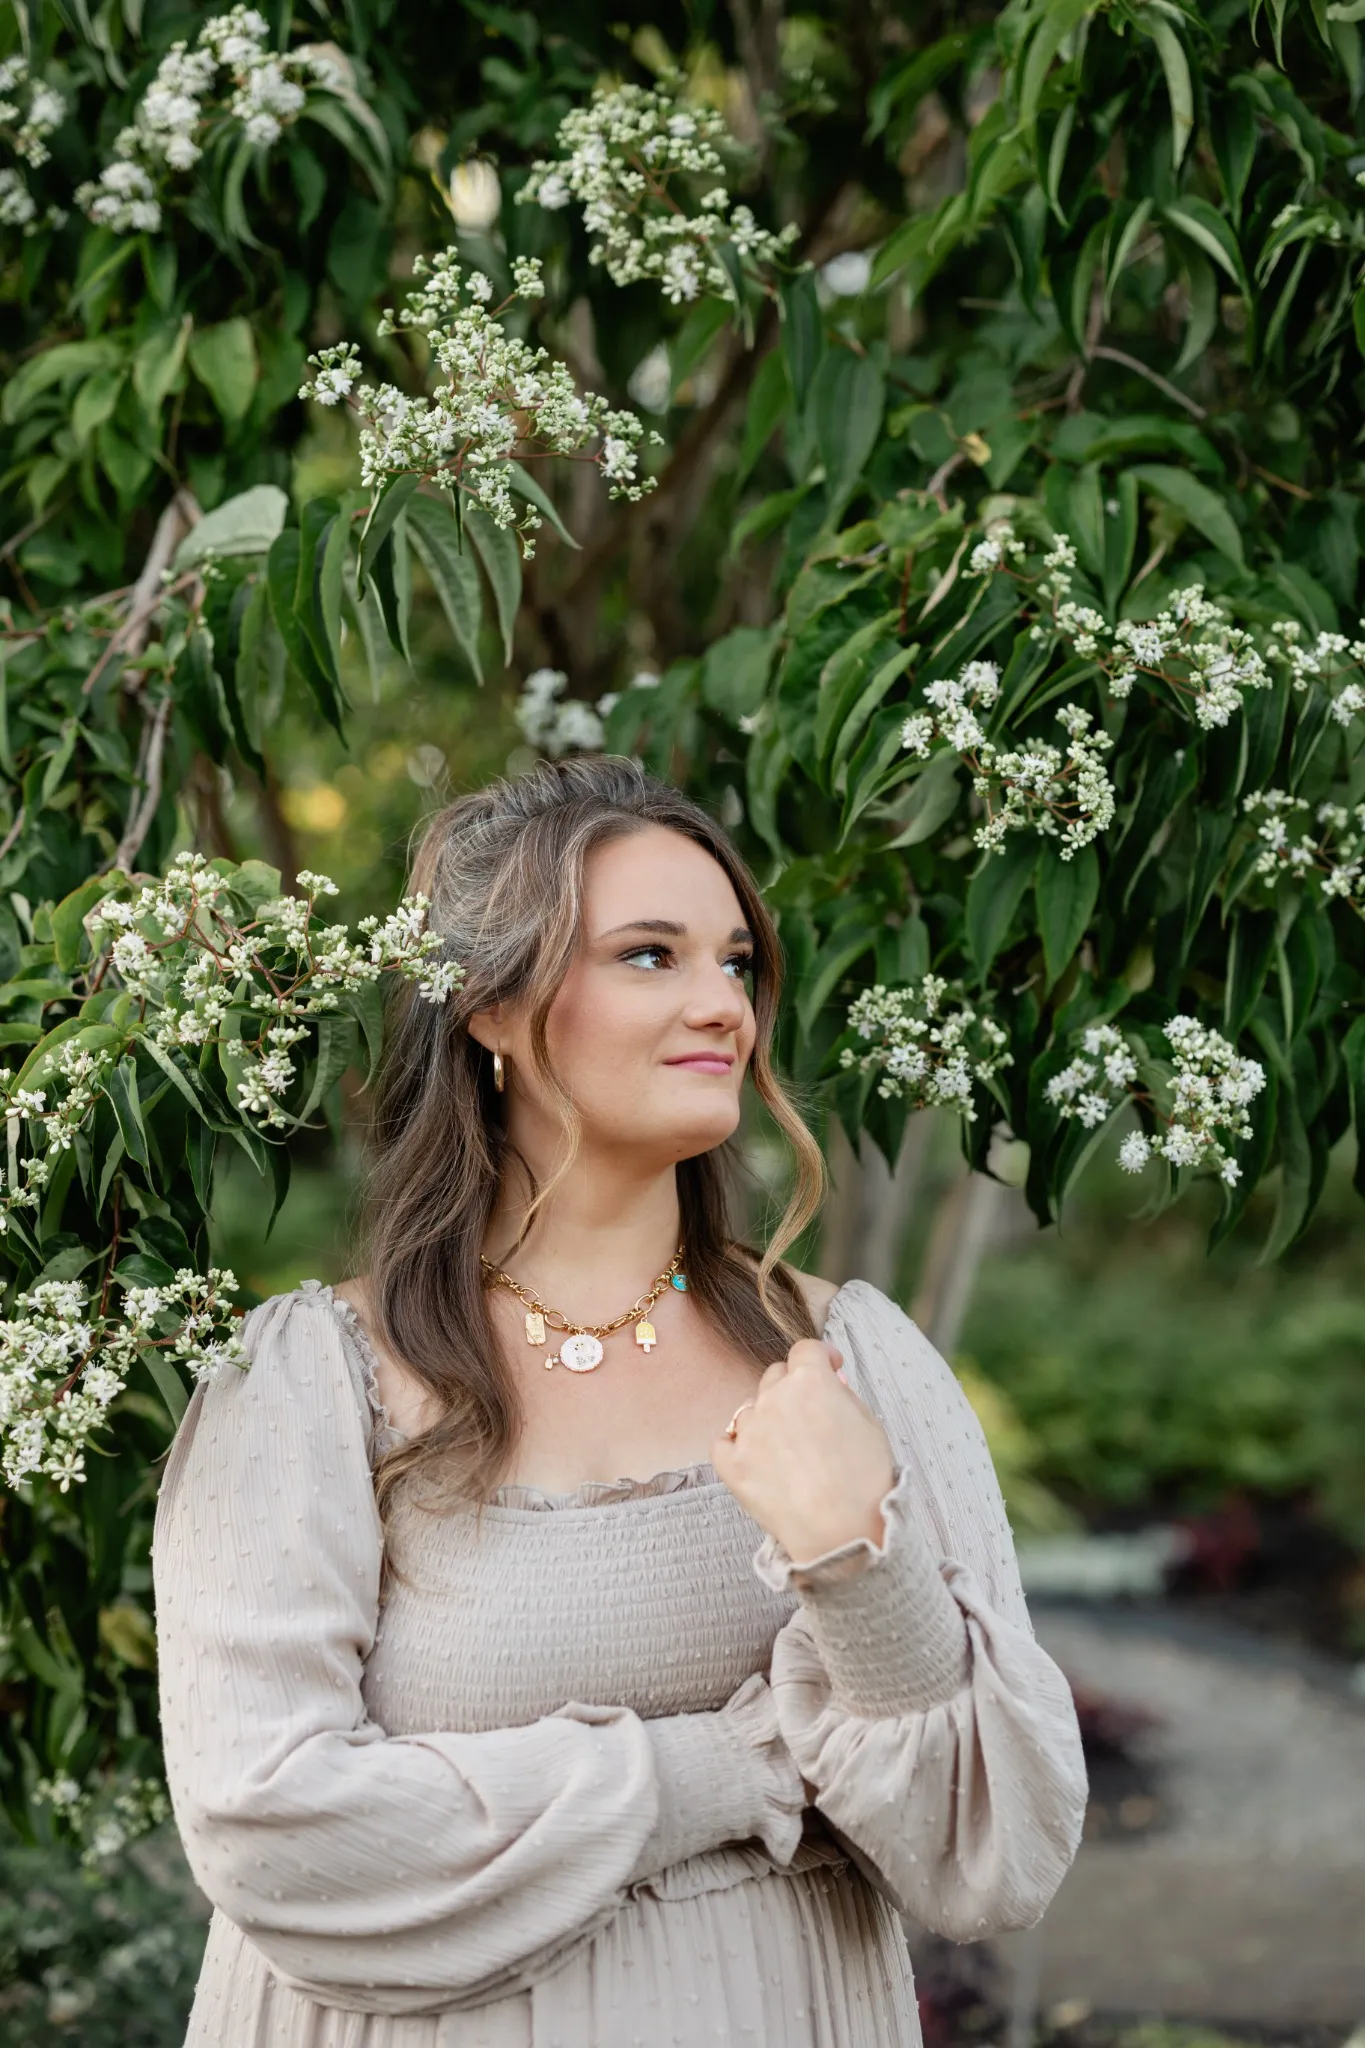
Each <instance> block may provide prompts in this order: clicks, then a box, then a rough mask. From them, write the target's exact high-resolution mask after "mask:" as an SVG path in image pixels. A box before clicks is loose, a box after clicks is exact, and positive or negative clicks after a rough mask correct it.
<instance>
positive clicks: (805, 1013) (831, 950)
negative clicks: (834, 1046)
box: [796, 916, 877, 1033]
mask: <svg viewBox="0 0 1365 2048" xmlns="http://www.w3.org/2000/svg"><path fill="white" fill-rule="evenodd" d="M850 925H851V929H850ZM876 942H877V926H876V925H875V924H874V923H873V921H872V919H871V918H870V917H869V918H864V917H862V916H855V917H854V918H853V919H851V920H850V924H847V925H846V924H843V923H841V924H840V925H838V926H836V927H835V929H834V931H833V932H831V934H830V936H829V938H828V939H827V940H826V942H825V944H824V945H823V946H822V947H821V948H820V951H819V952H818V953H817V955H816V957H815V959H814V961H813V962H812V966H811V971H810V973H809V974H808V975H802V976H801V978H800V981H799V984H798V986H797V990H796V1021H797V1023H798V1024H799V1025H800V1027H801V1030H802V1031H803V1032H806V1033H809V1031H810V1030H811V1028H812V1027H813V1025H814V1023H815V1020H816V1018H817V1017H818V1016H819V1014H820V1012H821V1010H822V1009H823V1008H824V1006H825V1004H826V1003H827V1002H828V1000H829V998H830V996H831V995H833V993H834V990H835V988H836V987H837V986H838V984H839V983H840V982H841V981H842V980H843V978H844V976H845V975H846V974H847V973H848V970H849V968H850V967H852V966H853V965H854V964H855V963H856V962H857V961H859V960H861V959H862V957H863V955H864V953H870V952H871V951H872V948H873V947H874V946H875V945H876Z"/></svg>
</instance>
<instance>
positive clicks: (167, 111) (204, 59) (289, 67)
mask: <svg viewBox="0 0 1365 2048" xmlns="http://www.w3.org/2000/svg"><path fill="white" fill-rule="evenodd" d="M269 40H270V25H269V23H268V22H267V21H266V18H265V16H264V15H263V14H261V13H260V12H259V11H258V10H257V9H256V8H254V7H233V8H230V9H229V10H228V12H227V13H226V14H219V15H214V16H213V17H211V18H210V19H209V20H208V21H206V22H205V23H204V25H203V27H202V28H201V30H200V31H199V35H198V38H197V40H196V42H195V44H194V46H193V48H191V47H190V45H189V44H188V43H184V42H177V43H173V44H172V45H171V47H170V49H169V50H168V51H167V52H166V55H165V56H164V57H163V58H162V60H161V62H160V64H159V65H158V66H157V70H156V75H155V77H154V78H153V79H152V82H151V84H150V85H149V86H148V87H147V89H146V91H145V92H144V93H143V95H142V98H141V99H140V100H139V102H138V104H137V107H136V109H135V110H134V113H133V119H132V122H131V124H130V126H128V127H127V128H125V129H123V130H122V132H121V133H120V134H119V135H118V137H117V138H116V140H115V144H114V148H115V160H114V162H112V163H110V164H106V165H105V167H104V169H103V170H102V171H101V172H100V174H99V177H98V178H96V179H93V180H90V181H88V182H87V183H85V184H83V185H80V186H78V187H77V190H76V204H77V205H78V206H80V207H81V208H82V209H83V210H84V212H85V213H86V215H87V216H88V218H89V219H90V220H92V221H94V222H96V223H97V224H98V225H100V226H103V227H109V228H112V229H113V231H114V233H115V234H136V233H138V232H140V231H144V230H145V231H151V232H154V231H155V230H156V229H157V228H159V227H160V225H161V211H162V209H161V193H160V180H161V179H162V177H163V176H164V174H165V173H167V172H170V173H175V172H181V173H183V172H185V171H189V170H192V169H193V168H194V166H195V164H197V163H198V161H199V159H200V157H201V156H202V155H203V153H204V148H205V145H206V141H207V138H208V136H209V134H210V133H211V131H212V130H213V127H214V125H215V123H222V122H224V121H236V122H238V123H240V125H241V129H242V132H243V134H244V135H245V137H246V139H247V140H248V141H249V142H253V143H255V144H256V145H257V146H258V147H259V148H262V149H269V148H271V147H272V146H273V145H274V144H275V143H277V142H278V141H279V140H280V137H281V136H282V135H283V133H284V130H285V128H286V126H287V125H288V124H289V123H290V122H291V121H294V120H296V119H297V118H298V116H299V115H300V114H301V113H302V112H303V109H304V107H305V105H306V104H307V98H308V89H309V88H310V87H311V88H313V89H314V90H315V91H319V92H336V91H338V90H340V89H341V86H342V84H343V80H342V78H341V75H340V73H339V71H338V68H337V66H336V64H335V62H334V61H333V60H332V59H330V58H328V57H325V56H323V55H321V54H320V53H319V52H317V51H314V50H308V49H299V50H292V51H283V52H279V53H276V52H273V51H271V49H270V48H269Z"/></svg>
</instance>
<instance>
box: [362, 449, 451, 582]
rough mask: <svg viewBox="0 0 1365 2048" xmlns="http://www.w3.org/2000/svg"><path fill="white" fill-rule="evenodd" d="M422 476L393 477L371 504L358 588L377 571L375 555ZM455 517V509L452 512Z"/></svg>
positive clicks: (363, 537) (363, 529)
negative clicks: (375, 569) (375, 568)
mask: <svg viewBox="0 0 1365 2048" xmlns="http://www.w3.org/2000/svg"><path fill="white" fill-rule="evenodd" d="M420 481H421V479H420V478H419V477H415V476H413V475H412V474H411V473H410V472H409V473H408V474H406V475H404V476H394V477H390V478H389V480H388V482H387V483H386V484H385V485H384V486H383V488H382V489H381V490H380V492H379V494H378V496H377V497H376V498H375V500H374V502H373V503H372V504H371V506H370V511H369V516H368V518H367V519H366V521H365V524H364V527H363V528H362V530H361V535H360V561H359V564H358V565H357V568H356V587H357V589H359V590H363V589H364V587H365V585H366V583H367V582H368V581H369V579H370V577H371V576H372V575H373V573H374V563H375V557H376V556H377V555H378V553H379V550H380V549H381V548H382V547H383V545H384V543H385V541H386V540H387V539H388V537H389V535H390V534H391V533H392V531H393V525H394V521H395V520H396V519H397V517H398V515H399V513H400V512H401V511H402V510H403V509H404V507H405V506H406V505H407V504H408V502H409V500H410V499H411V498H412V497H413V496H414V494H415V492H416V490H417V486H418V484H419V482H420ZM450 516H451V517H452V518H453V517H454V513H453V512H452V513H451V515H450Z"/></svg>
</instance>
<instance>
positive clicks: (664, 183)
mask: <svg viewBox="0 0 1365 2048" xmlns="http://www.w3.org/2000/svg"><path fill="white" fill-rule="evenodd" d="M555 139H556V141H557V143H558V145H559V149H560V151H561V155H560V157H559V158H558V159H557V160H554V161H542V162H539V163H536V164H533V165H532V167H531V174H530V176H529V177H528V179H527V180H526V183H525V185H524V186H523V187H522V189H521V191H520V193H519V194H518V195H517V196H518V199H519V200H520V201H522V202H523V203H527V204H535V205H539V206H544V207H547V208H548V209H549V210H550V211H552V212H557V211H559V210H560V209H561V208H562V207H565V206H567V205H568V204H569V202H570V201H571V200H573V201H576V202H577V203H578V205H579V206H581V207H582V209H583V220H584V225H585V226H586V227H587V229H588V232H589V234H590V235H591V236H592V237H593V241H592V244H591V247H590V249H589V252H588V254H589V260H590V261H591V262H593V263H600V264H601V265H602V266H603V267H604V268H605V270H606V272H607V275H608V277H610V278H611V280H612V282H613V284H635V283H638V282H639V281H640V280H641V279H653V280H655V281H656V282H657V283H658V284H659V285H660V286H661V288H662V290H663V293H664V296H665V297H666V298H667V299H668V300H669V301H670V302H671V303H672V304H673V305H681V304H685V303H690V302H691V301H692V300H694V299H697V298H700V297H702V296H703V295H704V294H711V295H713V296H718V297H722V298H724V297H730V296H732V295H733V291H734V286H733V283H732V280H731V277H730V274H729V272H728V271H727V269H726V267H725V264H724V263H723V262H722V261H721V258H720V256H719V254H718V253H717V252H718V250H719V249H720V247H721V246H723V245H725V244H727V243H728V244H729V246H730V248H731V249H732V250H733V251H734V253H735V255H736V256H737V257H739V258H740V259H742V260H744V261H746V262H749V263H751V264H754V265H758V266H762V265H766V264H771V263H773V262H776V261H779V260H780V259H781V258H782V256H783V255H784V253H785V252H786V250H787V249H789V248H790V246H791V244H792V242H793V241H795V239H796V236H797V233H798V230H797V228H796V227H795V226H789V227H785V228H782V229H780V230H779V231H777V232H775V233H774V232H773V231H771V230H769V229H767V228H763V227H761V226H760V225H759V224H758V222H757V221H756V220H755V218H754V215H753V211H752V209H751V208H750V207H748V206H745V205H743V204H742V203H736V204H734V205H731V204H730V200H729V194H728V191H727V188H726V186H725V183H724V176H725V163H724V158H723V157H722V154H721V146H722V145H723V144H726V143H728V141H729V137H728V133H727V130H726V127H725V122H724V119H723V117H722V116H721V115H720V113H719V112H718V111H717V110H716V109H715V108H714V107H708V106H703V105H698V106H695V107H692V106H688V107H683V106H681V105H680V104H679V101H678V98H677V94H676V92H675V91H673V90H671V89H670V88H669V87H668V86H664V87H659V88H645V87H643V86H637V85H619V86H611V87H607V88H604V89H602V90H600V91H598V92H597V93H596V94H595V95H594V97H593V99H592V101H591V102H590V104H589V105H588V106H586V107H575V108H573V109H571V111H570V112H569V113H567V114H566V115H565V117H564V119H563V120H562V121H561V122H560V124H559V130H558V133H557V136H556V138H555ZM698 187H702V188H704V190H703V195H702V197H701V198H700V200H699V202H697V203H696V204H695V205H694V206H692V207H689V206H688V205H687V204H686V203H685V202H686V201H687V199H688V198H689V196H690V195H691V193H692V192H693V191H695V190H696V189H697V188H698Z"/></svg>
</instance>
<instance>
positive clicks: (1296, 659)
mask: <svg viewBox="0 0 1365 2048" xmlns="http://www.w3.org/2000/svg"><path fill="white" fill-rule="evenodd" d="M1361 629H1362V631H1365V620H1362V621H1361ZM1267 652H1268V653H1269V655H1270V658H1271V659H1272V660H1273V661H1279V662H1282V663H1283V664H1284V666H1285V667H1286V668H1287V669H1288V670H1289V679H1290V681H1291V682H1292V684H1293V686H1294V688H1295V689H1296V690H1297V691H1299V692H1300V693H1302V692H1303V691H1305V690H1307V689H1309V688H1311V686H1312V685H1313V684H1314V683H1320V684H1321V685H1322V686H1323V687H1324V688H1325V689H1327V690H1328V692H1329V698H1330V705H1329V708H1330V710H1331V715H1332V717H1333V718H1334V719H1335V720H1336V722H1337V724H1338V725H1349V724H1350V723H1351V720H1352V719H1353V718H1356V717H1358V716H1359V715H1360V713H1361V712H1362V711H1365V640H1351V639H1349V638H1348V637H1347V635H1346V634H1345V633H1319V634H1318V635H1317V636H1316V638H1315V639H1314V640H1312V641H1311V642H1309V641H1306V640H1305V638H1304V633H1303V628H1302V627H1301V626H1300V625H1299V623H1298V621H1297V620H1296V619H1280V620H1278V621H1277V622H1276V624H1275V625H1274V626H1272V627H1271V629H1270V644H1269V647H1268V649H1267ZM1343 656H1344V657H1345V659H1344V660H1343ZM1352 671H1354V673H1352ZM1343 676H1348V677H1349V678H1350V680H1349V681H1347V682H1344V683H1343V682H1342V681H1341V678H1342V677H1343ZM1334 685H1336V686H1338V687H1335V688H1334V687H1333V686H1334Z"/></svg>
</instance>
